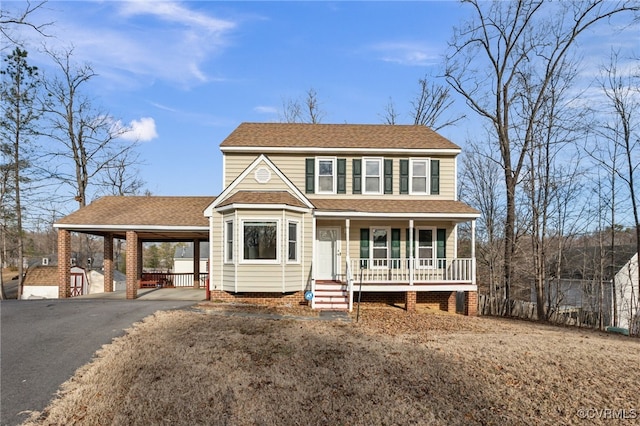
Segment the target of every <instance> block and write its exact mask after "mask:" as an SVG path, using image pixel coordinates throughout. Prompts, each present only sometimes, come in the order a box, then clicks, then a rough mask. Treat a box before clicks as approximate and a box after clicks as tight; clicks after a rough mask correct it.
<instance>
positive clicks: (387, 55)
mask: <svg viewBox="0 0 640 426" xmlns="http://www.w3.org/2000/svg"><path fill="white" fill-rule="evenodd" d="M369 50H372V51H374V52H377V53H378V54H379V55H380V57H379V59H380V60H382V61H385V62H394V63H397V64H400V65H409V66H428V65H433V64H435V63H438V61H440V57H439V55H438V53H437V52H436V51H435V50H434V49H432V48H431V47H429V46H428V45H426V44H423V43H417V42H384V43H378V44H375V45H372V46H370V47H369Z"/></svg>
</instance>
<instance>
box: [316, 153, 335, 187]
mask: <svg viewBox="0 0 640 426" xmlns="http://www.w3.org/2000/svg"><path fill="white" fill-rule="evenodd" d="M317 162H318V167H317V170H318V175H317V180H318V182H317V185H316V187H317V188H318V189H317V191H316V193H318V194H335V192H336V159H335V158H318V159H317Z"/></svg>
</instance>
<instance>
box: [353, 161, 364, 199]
mask: <svg viewBox="0 0 640 426" xmlns="http://www.w3.org/2000/svg"><path fill="white" fill-rule="evenodd" d="M353 193H354V194H362V160H360V159H359V158H354V159H353Z"/></svg>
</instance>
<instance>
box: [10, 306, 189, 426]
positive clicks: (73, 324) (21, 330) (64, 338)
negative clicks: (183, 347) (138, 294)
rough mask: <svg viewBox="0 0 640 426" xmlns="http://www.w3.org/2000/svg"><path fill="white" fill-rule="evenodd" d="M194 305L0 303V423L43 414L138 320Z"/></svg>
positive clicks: (11, 422)
mask: <svg viewBox="0 0 640 426" xmlns="http://www.w3.org/2000/svg"><path fill="white" fill-rule="evenodd" d="M194 303H195V302H193V301H157V300H154V301H144V300H99V299H67V300H29V301H26V300H22V301H18V300H6V301H2V302H0V405H1V406H0V424H2V425H17V424H20V423H21V422H23V421H24V420H25V419H26V418H27V417H28V414H20V413H21V412H22V411H26V410H31V411H41V410H42V409H44V408H45V407H46V406H47V404H48V403H49V401H50V400H51V399H52V398H53V397H54V396H55V393H56V391H57V389H58V387H59V386H60V385H61V384H62V383H63V382H64V381H66V380H68V379H69V378H70V377H71V376H73V374H74V373H75V371H76V369H78V368H79V367H81V366H82V365H84V364H86V363H87V362H89V361H90V360H91V358H92V356H93V354H94V353H95V352H96V351H97V350H98V349H100V347H101V346H102V345H104V344H107V343H110V342H111V340H113V338H114V337H117V336H121V335H123V334H124V330H125V329H127V328H129V327H130V326H131V325H132V324H133V323H135V322H137V321H139V320H141V319H142V318H144V317H146V316H148V315H151V314H152V313H154V312H156V311H159V310H169V309H182V308H185V307H189V306H193V305H194Z"/></svg>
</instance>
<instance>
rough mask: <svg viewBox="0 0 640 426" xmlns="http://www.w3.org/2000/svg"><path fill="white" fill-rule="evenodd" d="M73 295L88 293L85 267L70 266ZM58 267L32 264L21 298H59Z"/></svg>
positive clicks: (25, 279) (26, 276) (25, 278)
mask: <svg viewBox="0 0 640 426" xmlns="http://www.w3.org/2000/svg"><path fill="white" fill-rule="evenodd" d="M69 284H70V288H71V297H74V296H81V295H83V294H88V292H89V281H88V279H87V274H86V272H85V270H84V269H82V268H79V267H77V266H74V267H72V268H70V283H69ZM57 298H58V267H57V266H38V265H36V266H32V267H31V268H29V269H28V270H27V273H26V275H25V277H24V282H23V287H22V297H21V299H23V300H27V299H57Z"/></svg>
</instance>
